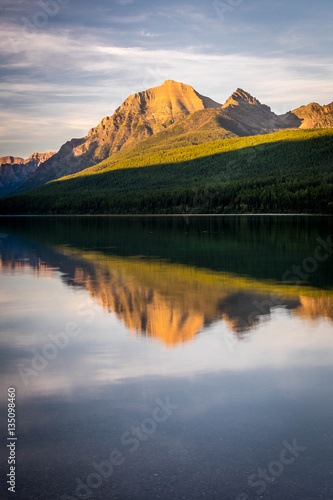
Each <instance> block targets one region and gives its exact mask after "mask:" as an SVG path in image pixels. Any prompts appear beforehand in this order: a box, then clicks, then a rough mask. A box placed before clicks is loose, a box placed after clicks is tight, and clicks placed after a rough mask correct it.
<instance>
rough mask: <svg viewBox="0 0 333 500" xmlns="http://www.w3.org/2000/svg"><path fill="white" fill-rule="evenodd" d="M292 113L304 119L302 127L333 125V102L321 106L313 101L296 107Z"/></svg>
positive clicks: (329, 126)
mask: <svg viewBox="0 0 333 500" xmlns="http://www.w3.org/2000/svg"><path fill="white" fill-rule="evenodd" d="M292 113H293V114H294V115H295V116H297V117H298V118H299V119H300V120H301V121H302V123H301V125H300V128H332V127H333V102H332V103H331V104H328V105H327V106H320V104H317V103H316V102H313V103H311V104H308V105H307V106H301V107H300V108H297V109H294V111H293V112H292Z"/></svg>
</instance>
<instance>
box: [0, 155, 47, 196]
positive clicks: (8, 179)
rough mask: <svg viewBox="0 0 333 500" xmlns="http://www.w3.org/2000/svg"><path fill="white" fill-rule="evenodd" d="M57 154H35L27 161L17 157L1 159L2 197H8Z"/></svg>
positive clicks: (0, 179) (0, 184) (0, 181)
mask: <svg viewBox="0 0 333 500" xmlns="http://www.w3.org/2000/svg"><path fill="white" fill-rule="evenodd" d="M54 154H55V152H51V153H33V154H32V155H31V156H30V157H29V158H28V159H27V160H24V159H23V158H18V157H16V156H2V157H0V197H2V196H7V195H9V194H10V193H12V192H13V191H15V190H16V189H18V188H19V187H20V186H21V184H23V182H24V181H25V180H26V179H27V178H28V177H29V175H31V174H32V173H33V172H35V171H36V170H37V168H38V167H39V165H41V163H44V162H45V161H46V160H48V159H49V158H51V156H53V155H54Z"/></svg>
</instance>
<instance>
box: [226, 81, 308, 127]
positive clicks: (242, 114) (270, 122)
mask: <svg viewBox="0 0 333 500" xmlns="http://www.w3.org/2000/svg"><path fill="white" fill-rule="evenodd" d="M222 114H223V115H225V116H227V117H229V119H233V120H234V121H235V122H236V123H237V132H238V134H237V135H239V136H243V135H257V134H264V133H270V132H275V131H277V130H282V129H286V128H299V126H300V125H301V120H300V119H299V118H298V117H297V116H295V115H294V114H292V113H287V114H285V115H280V116H279V115H276V114H275V113H273V112H272V111H271V108H270V107H269V106H266V105H265V104H261V102H260V101H258V100H257V99H256V98H255V97H252V96H251V95H250V94H249V93H248V92H245V91H244V90H242V89H237V90H236V92H234V93H233V94H232V95H231V96H230V97H229V99H227V101H226V102H225V103H224V104H223V106H222Z"/></svg>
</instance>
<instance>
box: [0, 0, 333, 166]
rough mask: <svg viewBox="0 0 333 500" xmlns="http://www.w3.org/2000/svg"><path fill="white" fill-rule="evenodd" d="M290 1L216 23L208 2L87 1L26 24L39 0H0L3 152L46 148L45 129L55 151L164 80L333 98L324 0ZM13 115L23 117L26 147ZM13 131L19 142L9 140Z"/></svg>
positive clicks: (274, 97) (288, 103)
mask: <svg viewBox="0 0 333 500" xmlns="http://www.w3.org/2000/svg"><path fill="white" fill-rule="evenodd" d="M289 3H290V2H289ZM289 3H288V2H287V0H279V4H276V3H274V5H270V6H268V5H267V2H264V1H262V0H253V1H252V2H251V4H247V3H246V2H243V3H242V4H240V5H239V7H238V8H237V10H235V11H234V12H233V13H232V14H231V15H230V16H229V17H228V22H226V23H223V24H222V23H221V22H220V20H219V19H218V16H217V15H216V12H215V11H214V8H213V5H212V2H208V3H202V2H200V1H199V0H194V1H192V2H190V3H186V2H185V3H183V4H179V2H176V1H175V0H170V1H169V2H168V3H167V4H165V2H164V1H162V0H156V1H155V2H154V5H152V4H149V3H148V2H137V1H134V0H117V1H114V2H112V3H110V2H109V1H108V0H100V1H99V2H98V4H97V6H96V5H95V4H94V5H93V4H91V2H90V0H82V1H81V2H80V5H79V7H78V4H77V3H75V2H70V3H69V4H68V5H67V6H66V7H64V9H63V10H61V11H59V15H57V16H54V17H52V19H51V17H50V19H49V22H48V24H47V25H46V26H45V27H44V28H38V29H37V30H35V31H34V32H27V30H25V29H24V26H23V24H22V17H26V18H28V19H30V20H32V19H33V15H34V14H35V13H36V9H37V10H38V9H40V4H38V3H37V2H36V3H35V2H26V1H23V0H10V1H9V0H3V1H2V3H1V6H2V7H3V9H2V11H1V14H2V19H3V20H2V21H1V25H0V30H1V33H2V36H1V38H0V68H1V74H2V76H1V84H0V99H1V103H0V104H1V107H0V111H1V112H2V113H3V115H2V123H4V122H3V120H5V123H6V127H5V130H4V129H3V128H2V129H1V130H0V132H1V134H2V138H1V140H2V148H1V149H2V151H0V155H3V154H15V155H18V156H27V155H28V154H30V153H31V152H32V151H31V150H34V149H38V150H40V151H42V150H43V149H44V146H45V145H46V144H47V145H48V146H47V148H48V149H50V147H51V146H49V143H50V140H52V138H54V142H55V146H54V147H53V148H52V147H51V149H56V148H57V146H58V144H59V143H60V144H61V142H65V140H67V139H69V138H71V137H72V135H73V134H74V135H85V134H86V133H87V131H88V129H89V128H90V127H93V126H95V125H96V124H97V123H98V122H99V121H100V120H101V119H102V118H103V117H104V116H105V115H108V114H111V113H112V112H113V111H114V109H115V108H116V107H117V106H118V105H120V104H121V102H122V101H123V100H124V99H125V98H126V97H127V96H128V95H130V94H132V93H134V92H137V91H139V90H144V89H146V88H148V87H153V86H156V85H159V84H161V83H162V82H163V81H164V80H166V79H174V80H178V81H183V82H184V83H189V84H191V85H193V87H195V88H196V89H197V90H198V91H199V92H200V93H202V94H205V95H209V96H210V97H211V98H212V99H215V100H216V101H218V102H224V100H225V99H227V97H228V96H229V95H230V94H231V93H232V92H233V91H234V90H235V88H236V87H242V88H244V89H245V90H247V91H249V92H251V93H252V94H254V95H255V96H256V97H258V98H259V99H260V100H261V101H262V102H265V103H267V104H268V105H270V106H271V107H272V109H273V110H274V111H276V112H279V113H283V112H286V111H288V110H290V109H293V108H295V107H297V106H299V105H301V104H306V103H308V102H309V101H318V102H319V103H320V104H325V103H328V102H331V101H332V98H333V86H332V81H333V78H332V77H333V70H332V68H333V64H332V63H333V56H332V54H331V51H330V47H331V45H332V42H333V40H332V38H333V35H332V33H331V31H332V30H330V29H329V25H330V18H329V16H328V11H329V4H328V3H327V2H325V0H318V5H317V7H316V6H315V5H314V4H312V3H311V5H310V3H309V2H305V3H302V5H301V4H299V7H300V8H301V10H300V11H299V13H297V9H296V8H295V7H293V6H291V5H289ZM296 3H299V2H298V1H297V2H296ZM323 4H326V7H327V9H326V11H325V10H323V9H319V6H320V5H321V6H323ZM17 114H19V115H20V117H21V119H22V122H24V121H26V123H27V124H29V140H30V139H31V146H29V151H28V150H27V146H25V145H24V144H26V141H27V134H26V131H25V130H24V127H23V126H21V122H19V121H18V120H17V118H18V117H17ZM44 119H45V120H46V123H44V122H43V120H44ZM38 123H39V124H40V123H42V124H43V125H42V126H38V125H36V126H35V125H34V124H38ZM57 127H59V130H58V129H57ZM56 129H57V130H56ZM34 134H35V135H34ZM4 141H8V144H7V147H4V144H5V142H4ZM10 141H18V142H17V144H21V145H22V148H18V149H17V148H15V150H12V149H11V148H12V144H13V143H12V142H10ZM47 148H46V146H45V149H47ZM23 150H24V151H23Z"/></svg>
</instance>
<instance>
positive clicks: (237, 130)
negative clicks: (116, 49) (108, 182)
mask: <svg viewBox="0 0 333 500" xmlns="http://www.w3.org/2000/svg"><path fill="white" fill-rule="evenodd" d="M329 127H333V103H331V104H329V105H326V106H320V105H319V104H316V103H311V104H309V105H307V106H301V107H300V108H297V109H295V110H293V111H290V112H288V113H286V114H284V115H276V114H275V113H274V112H272V111H271V108H270V107H269V106H267V105H266V104H261V102H260V101H259V100H258V99H256V98H255V97H253V96H252V95H251V94H250V93H248V92H246V91H244V90H243V89H241V88H237V90H236V91H235V92H233V94H232V95H231V96H230V97H229V98H228V99H227V100H226V101H225V103H224V104H223V105H222V104H220V103H218V102H216V101H213V100H212V99H210V98H209V97H206V96H203V95H201V94H199V93H198V92H197V91H196V90H195V89H194V88H193V87H191V86H190V85H187V84H184V83H181V82H176V81H174V80H166V81H165V82H164V83H163V84H162V85H160V86H158V87H153V88H150V89H148V90H145V91H141V92H137V93H135V94H132V95H130V96H129V97H128V98H127V99H125V101H124V102H123V103H122V104H121V105H120V106H119V107H118V108H117V109H116V110H115V112H114V113H113V115H112V116H106V117H104V118H103V119H102V120H101V122H100V123H99V124H98V125H97V126H96V127H93V128H91V129H90V130H89V132H88V134H87V135H86V136H84V137H83V138H75V139H71V140H70V141H67V142H66V143H65V144H63V145H62V146H61V148H60V149H59V151H58V152H57V153H55V154H54V155H53V156H52V157H50V158H47V159H46V161H44V162H43V163H42V164H41V166H40V167H39V168H38V171H37V170H36V169H35V170H34V171H32V172H29V173H28V176H27V177H26V179H25V180H24V181H23V182H21V183H20V184H19V187H18V189H17V190H16V191H15V192H18V193H19V192H23V191H27V190H29V189H31V188H34V187H36V186H40V185H43V184H46V183H47V182H49V181H52V180H56V179H59V178H62V177H64V176H68V175H73V174H76V173H78V172H82V171H84V170H86V169H87V168H91V167H94V166H95V165H99V164H100V162H102V161H103V160H106V159H108V158H114V160H116V159H117V155H118V154H119V153H120V152H122V153H123V152H126V151H130V150H131V149H133V148H134V149H135V148H136V146H137V145H138V144H143V143H145V142H146V141H147V140H148V139H151V138H153V137H156V136H157V137H159V136H161V137H162V136H163V137H164V136H165V137H166V138H169V140H171V141H173V143H175V144H177V142H178V143H179V144H182V143H183V142H184V138H186V140H187V141H188V143H189V144H191V143H192V144H199V143H203V142H206V141H207V142H209V141H212V140H218V139H229V138H232V137H246V136H252V135H258V134H267V133H272V132H276V131H280V130H284V129H306V128H329ZM157 142H158V141H157Z"/></svg>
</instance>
